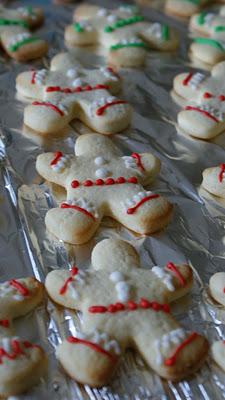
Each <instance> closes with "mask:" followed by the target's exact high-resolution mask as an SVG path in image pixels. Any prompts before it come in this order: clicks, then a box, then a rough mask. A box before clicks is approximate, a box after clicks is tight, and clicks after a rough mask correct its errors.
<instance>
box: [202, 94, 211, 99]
mask: <svg viewBox="0 0 225 400" xmlns="http://www.w3.org/2000/svg"><path fill="white" fill-rule="evenodd" d="M203 97H204V99H210V98H211V97H213V95H212V94H211V93H209V92H205V93H204V94H203Z"/></svg>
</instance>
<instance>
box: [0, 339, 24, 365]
mask: <svg viewBox="0 0 225 400" xmlns="http://www.w3.org/2000/svg"><path fill="white" fill-rule="evenodd" d="M11 346H12V353H8V352H6V351H5V350H4V349H3V348H2V347H0V364H2V362H3V360H2V359H3V357H6V358H8V359H9V360H14V359H15V358H16V357H18V356H20V355H24V352H23V350H22V349H21V347H20V343H19V342H18V340H12V341H11Z"/></svg>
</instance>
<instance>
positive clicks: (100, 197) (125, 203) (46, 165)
mask: <svg viewBox="0 0 225 400" xmlns="http://www.w3.org/2000/svg"><path fill="white" fill-rule="evenodd" d="M75 154H76V155H75V156H73V155H66V154H62V153H61V152H56V153H45V154H41V155H39V156H38V158H37V163H36V168H37V171H38V172H39V174H40V175H41V176H43V177H44V178H45V179H47V180H48V181H50V182H54V183H56V184H58V185H60V186H63V187H64V188H65V189H66V191H67V199H66V201H65V202H64V203H62V204H61V206H60V207H59V208H53V209H51V210H50V211H48V212H47V215H46V219H45V222H46V225H47V228H48V229H49V231H50V232H52V233H53V234H54V235H55V236H57V237H58V238H60V239H62V240H64V241H65V242H69V243H73V244H80V243H84V242H87V241H88V240H89V239H90V238H91V237H92V236H93V235H94V233H95V231H96V230H97V228H98V227H99V225H100V223H101V220H102V218H103V216H109V217H112V218H114V219H116V220H117V221H119V222H120V223H121V224H123V225H124V226H126V227H127V228H129V229H131V230H133V231H134V232H137V233H140V234H150V233H152V232H155V231H158V230H160V229H162V228H163V227H164V226H166V225H167V224H168V222H169V221H170V219H171V213H172V205H171V204H170V203H169V202H168V201H167V200H166V199H164V198H163V197H162V196H160V195H158V194H155V193H153V192H151V191H147V190H144V189H143V186H146V185H148V184H149V183H151V181H152V180H153V179H154V178H155V176H156V175H157V174H158V172H159V169H160V162H159V160H158V159H156V157H154V156H153V155H152V154H150V153H143V154H137V153H133V154H131V155H130V156H122V157H121V156H120V153H119V151H118V149H117V148H116V147H115V146H114V144H113V143H112V141H111V140H110V139H108V138H107V137H105V136H102V135H98V134H86V135H82V136H80V137H79V138H78V139H77V141H76V144H75Z"/></svg>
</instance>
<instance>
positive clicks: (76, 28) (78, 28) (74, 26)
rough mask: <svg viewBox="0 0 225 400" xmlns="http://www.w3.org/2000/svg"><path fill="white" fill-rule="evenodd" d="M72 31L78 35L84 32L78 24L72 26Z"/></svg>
mask: <svg viewBox="0 0 225 400" xmlns="http://www.w3.org/2000/svg"><path fill="white" fill-rule="evenodd" d="M73 29H74V30H75V31H76V32H78V33H81V32H84V28H83V27H82V26H81V25H80V24H79V22H75V23H74V24H73Z"/></svg>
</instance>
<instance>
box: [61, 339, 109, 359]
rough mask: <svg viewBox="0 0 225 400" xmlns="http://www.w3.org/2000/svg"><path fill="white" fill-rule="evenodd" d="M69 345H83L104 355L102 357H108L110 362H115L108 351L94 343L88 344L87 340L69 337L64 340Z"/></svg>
mask: <svg viewBox="0 0 225 400" xmlns="http://www.w3.org/2000/svg"><path fill="white" fill-rule="evenodd" d="M66 340H67V341H68V342H69V343H77V344H83V345H84V346H88V347H90V348H91V349H92V350H95V351H97V352H98V353H101V354H104V356H107V357H109V358H110V359H111V360H112V361H115V357H114V356H113V355H112V354H110V353H109V352H108V351H106V350H105V349H103V348H102V347H100V346H99V345H97V344H96V343H92V342H89V341H88V340H84V339H79V338H76V337H74V336H69V337H68V338H67V339H66Z"/></svg>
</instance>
